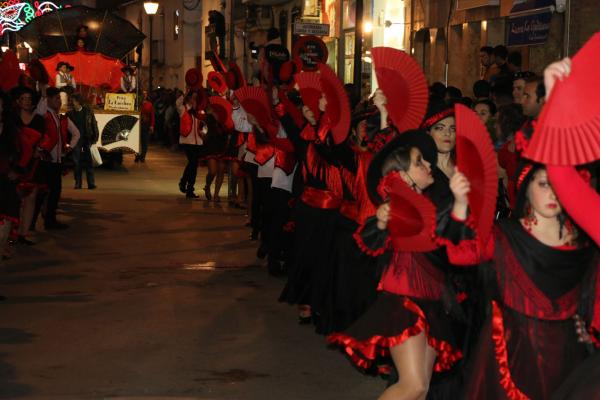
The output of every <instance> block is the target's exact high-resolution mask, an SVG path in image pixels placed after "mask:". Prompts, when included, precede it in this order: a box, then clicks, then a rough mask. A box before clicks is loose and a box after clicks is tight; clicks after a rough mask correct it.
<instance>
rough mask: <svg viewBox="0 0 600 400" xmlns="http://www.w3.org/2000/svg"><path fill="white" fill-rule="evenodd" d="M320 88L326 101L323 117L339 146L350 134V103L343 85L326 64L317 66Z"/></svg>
mask: <svg viewBox="0 0 600 400" xmlns="http://www.w3.org/2000/svg"><path fill="white" fill-rule="evenodd" d="M319 72H320V73H321V75H320V78H321V88H322V89H323V93H324V94H325V98H326V99H327V107H326V109H325V117H326V118H327V119H328V122H329V124H330V129H331V135H332V137H333V141H334V143H335V144H340V143H342V142H343V141H344V140H346V138H347V137H348V133H349V132H350V101H349V100H348V95H347V94H346V89H344V85H343V84H342V82H341V81H340V79H339V78H338V77H337V75H336V74H335V72H333V70H332V69H331V68H330V67H329V66H327V65H326V64H319Z"/></svg>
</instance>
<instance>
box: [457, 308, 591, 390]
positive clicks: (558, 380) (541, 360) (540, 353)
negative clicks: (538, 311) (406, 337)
mask: <svg viewBox="0 0 600 400" xmlns="http://www.w3.org/2000/svg"><path fill="white" fill-rule="evenodd" d="M586 356H587V354H586V348H585V346H584V345H583V344H581V343H579V342H578V341H577V334H576V332H575V323H574V322H573V320H572V319H568V320H559V321H547V320H538V319H534V318H529V317H527V316H525V315H523V314H520V313H518V312H516V311H514V310H511V309H509V308H507V307H501V306H499V305H498V304H497V303H496V302H493V303H492V316H491V318H490V319H489V320H488V321H487V322H486V323H485V324H484V327H483V330H482V332H481V335H480V339H479V344H478V345H477V347H476V349H475V352H474V358H473V360H471V362H470V365H469V367H468V371H467V381H466V386H465V398H466V399H486V400H495V399H502V400H506V399H510V400H525V399H536V400H538V399H540V400H545V399H552V398H553V397H552V396H553V395H554V394H555V393H556V392H557V390H558V388H559V387H560V386H561V384H563V383H564V382H565V380H566V379H567V377H568V376H569V374H570V373H571V372H573V371H574V370H575V369H576V368H577V367H578V366H579V365H580V364H581V363H582V362H583V361H584V359H585V358H586ZM593 398H594V397H591V398H589V399H593ZM595 398H600V393H599V394H598V396H597V397H595ZM586 399H588V398H586Z"/></svg>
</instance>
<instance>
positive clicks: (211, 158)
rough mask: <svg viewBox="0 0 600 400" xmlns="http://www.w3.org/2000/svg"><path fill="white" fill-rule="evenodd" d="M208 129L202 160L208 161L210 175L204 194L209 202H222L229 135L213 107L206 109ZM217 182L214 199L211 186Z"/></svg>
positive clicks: (207, 178)
mask: <svg viewBox="0 0 600 400" xmlns="http://www.w3.org/2000/svg"><path fill="white" fill-rule="evenodd" d="M204 123H205V124H206V126H207V128H208V132H207V134H206V137H205V138H204V150H203V153H204V154H203V156H202V160H204V161H206V164H207V166H208V173H207V174H206V185H205V186H204V194H205V195H206V199H207V200H209V201H210V200H211V199H214V201H215V202H220V201H221V198H220V197H219V192H220V191H221V186H222V185H223V178H224V175H225V166H226V163H225V160H224V158H223V157H224V156H225V149H226V146H227V138H228V136H229V135H228V134H227V132H226V131H225V128H224V127H223V126H221V124H220V123H219V122H218V120H217V118H216V117H215V116H214V115H213V112H212V109H211V106H210V105H209V106H208V107H207V109H206V119H205V120H204ZM213 181H214V182H215V191H214V197H213V195H212V194H211V190H210V186H211V185H212V183H213Z"/></svg>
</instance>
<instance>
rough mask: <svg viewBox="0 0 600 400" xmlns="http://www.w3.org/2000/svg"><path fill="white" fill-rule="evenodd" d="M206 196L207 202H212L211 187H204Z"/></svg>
mask: <svg viewBox="0 0 600 400" xmlns="http://www.w3.org/2000/svg"><path fill="white" fill-rule="evenodd" d="M204 196H206V200H208V201H211V200H212V196H211V195H210V188H209V187H206V186H205V187H204Z"/></svg>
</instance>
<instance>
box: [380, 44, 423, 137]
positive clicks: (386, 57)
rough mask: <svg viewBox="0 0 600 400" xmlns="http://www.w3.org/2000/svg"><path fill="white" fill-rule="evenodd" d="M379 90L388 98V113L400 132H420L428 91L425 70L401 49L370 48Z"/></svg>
mask: <svg viewBox="0 0 600 400" xmlns="http://www.w3.org/2000/svg"><path fill="white" fill-rule="evenodd" d="M371 55H372V56H373V64H374V66H375V74H376V75H377V82H379V88H380V89H381V90H382V91H383V93H384V94H385V97H386V98H387V110H388V112H389V114H390V118H391V119H392V122H393V123H394V126H395V127H396V129H398V131H399V132H404V131H406V130H409V129H417V128H418V127H419V124H420V123H421V121H422V120H423V117H424V116H425V112H426V111H427V102H428V100H429V91H428V87H427V80H426V79H425V74H423V70H422V69H421V68H420V67H419V65H418V64H417V62H416V61H415V60H414V59H413V58H412V57H411V56H409V55H408V54H406V53H405V52H403V51H401V50H397V49H393V48H389V47H374V48H372V49H371Z"/></svg>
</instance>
